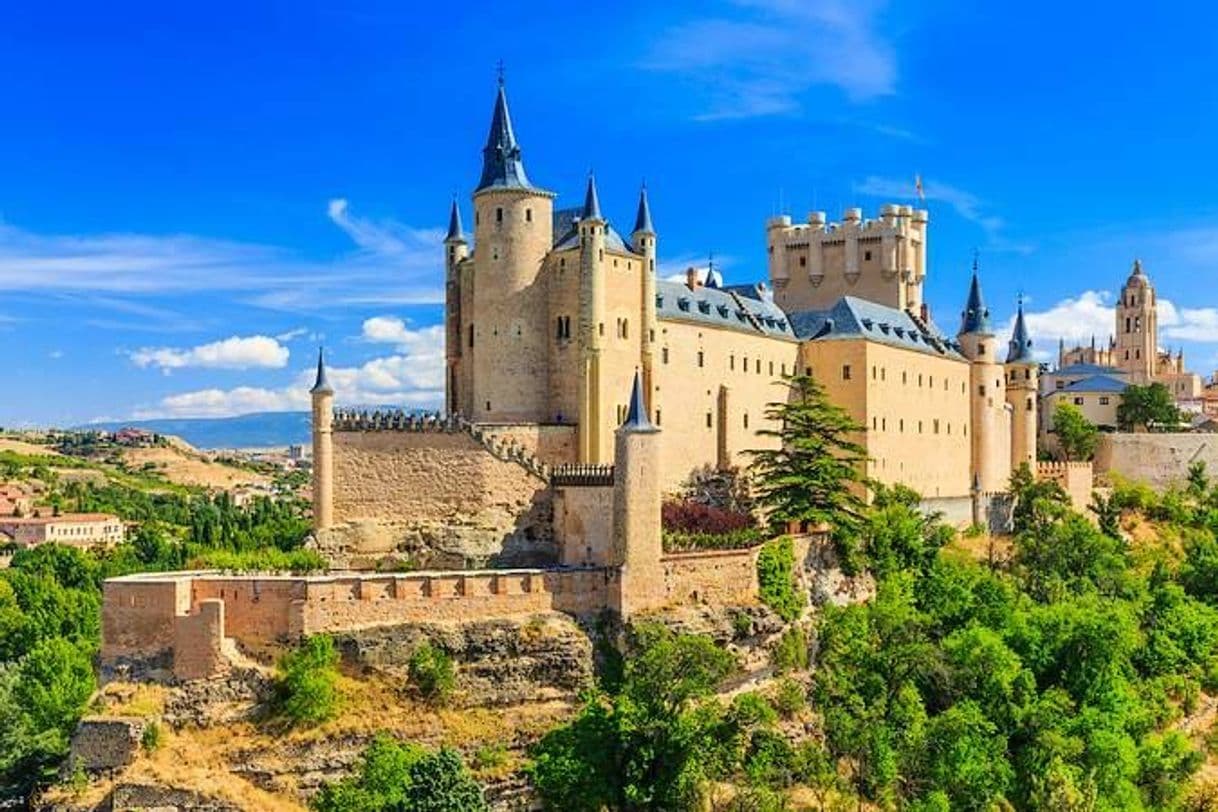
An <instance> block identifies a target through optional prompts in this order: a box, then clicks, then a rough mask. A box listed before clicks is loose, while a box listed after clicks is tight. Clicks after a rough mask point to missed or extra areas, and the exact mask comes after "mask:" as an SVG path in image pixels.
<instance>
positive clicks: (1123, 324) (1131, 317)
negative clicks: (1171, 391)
mask: <svg viewBox="0 0 1218 812" xmlns="http://www.w3.org/2000/svg"><path fill="white" fill-rule="evenodd" d="M1115 353H1116V357H1115V358H1114V360H1115V361H1116V365H1117V366H1118V367H1119V368H1121V369H1123V370H1125V371H1126V372H1128V373H1129V378H1130V382H1131V383H1134V384H1138V385H1140V386H1145V385H1146V384H1148V383H1150V382H1151V380H1152V379H1153V378H1154V376H1155V375H1156V374H1157V373H1158V370H1157V369H1156V366H1157V364H1158V359H1159V316H1158V309H1157V307H1156V302H1155V288H1154V285H1152V284H1150V278H1149V277H1147V276H1146V272H1145V271H1143V270H1142V260H1140V259H1135V260H1134V261H1133V271H1132V272H1131V273H1130V274H1129V278H1128V279H1127V280H1125V286H1124V287H1123V288H1121V301H1119V302H1117V307H1116V350H1115Z"/></svg>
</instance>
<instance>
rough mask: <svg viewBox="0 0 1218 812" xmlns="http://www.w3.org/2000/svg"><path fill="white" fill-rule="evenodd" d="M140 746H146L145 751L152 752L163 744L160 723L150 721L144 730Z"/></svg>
mask: <svg viewBox="0 0 1218 812" xmlns="http://www.w3.org/2000/svg"><path fill="white" fill-rule="evenodd" d="M140 746H141V747H143V748H144V752H145V753H151V752H153V751H155V750H156V749H157V748H158V747H160V746H161V726H160V725H159V724H157V723H156V722H150V723H149V724H148V726H147V727H146V728H144V732H143V734H142V735H141V736H140Z"/></svg>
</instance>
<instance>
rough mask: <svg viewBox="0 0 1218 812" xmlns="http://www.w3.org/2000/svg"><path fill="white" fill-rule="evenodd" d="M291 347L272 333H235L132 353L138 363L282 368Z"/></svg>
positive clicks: (166, 368)
mask: <svg viewBox="0 0 1218 812" xmlns="http://www.w3.org/2000/svg"><path fill="white" fill-rule="evenodd" d="M288 354H289V353H288V348H287V347H285V346H283V345H282V344H280V343H279V341H278V340H276V339H274V338H271V337H270V336H231V337H229V338H226V339H223V340H221V341H213V342H211V343H210V344H200V345H199V346H197V347H188V348H184V349H179V348H174V347H156V348H153V347H145V348H143V349H139V350H135V351H134V352H131V353H129V356H130V358H131V360H132V362H134V363H135V365H136V366H138V367H158V368H159V369H160V370H161V371H162V372H165V373H168V372H170V371H171V370H175V369H185V368H188V367H195V368H199V369H280V368H282V367H285V366H287V363H288Z"/></svg>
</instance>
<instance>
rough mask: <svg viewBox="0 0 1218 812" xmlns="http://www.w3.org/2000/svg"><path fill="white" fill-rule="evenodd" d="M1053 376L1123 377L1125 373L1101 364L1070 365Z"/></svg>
mask: <svg viewBox="0 0 1218 812" xmlns="http://www.w3.org/2000/svg"><path fill="white" fill-rule="evenodd" d="M1053 374H1054V375H1108V376H1112V375H1124V374H1125V373H1123V372H1121V370H1119V369H1117V368H1116V367H1106V366H1102V365H1101V364H1071V365H1070V366H1068V367H1062V368H1061V369H1059V370H1057V371H1056V372H1054V373H1053Z"/></svg>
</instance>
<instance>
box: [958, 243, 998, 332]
mask: <svg viewBox="0 0 1218 812" xmlns="http://www.w3.org/2000/svg"><path fill="white" fill-rule="evenodd" d="M973 333H975V334H977V335H993V330H992V329H991V328H990V309H989V308H988V307H986V306H985V299H984V297H982V295H981V276H980V275H979V273H978V270H977V260H976V259H974V260H973V281H972V282H971V283H970V284H969V288H968V301H967V302H966V303H965V305H964V312H963V313H961V314H960V332H959V335H969V334H973Z"/></svg>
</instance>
